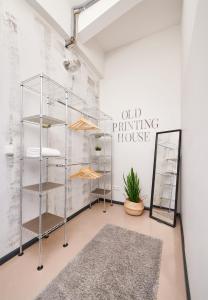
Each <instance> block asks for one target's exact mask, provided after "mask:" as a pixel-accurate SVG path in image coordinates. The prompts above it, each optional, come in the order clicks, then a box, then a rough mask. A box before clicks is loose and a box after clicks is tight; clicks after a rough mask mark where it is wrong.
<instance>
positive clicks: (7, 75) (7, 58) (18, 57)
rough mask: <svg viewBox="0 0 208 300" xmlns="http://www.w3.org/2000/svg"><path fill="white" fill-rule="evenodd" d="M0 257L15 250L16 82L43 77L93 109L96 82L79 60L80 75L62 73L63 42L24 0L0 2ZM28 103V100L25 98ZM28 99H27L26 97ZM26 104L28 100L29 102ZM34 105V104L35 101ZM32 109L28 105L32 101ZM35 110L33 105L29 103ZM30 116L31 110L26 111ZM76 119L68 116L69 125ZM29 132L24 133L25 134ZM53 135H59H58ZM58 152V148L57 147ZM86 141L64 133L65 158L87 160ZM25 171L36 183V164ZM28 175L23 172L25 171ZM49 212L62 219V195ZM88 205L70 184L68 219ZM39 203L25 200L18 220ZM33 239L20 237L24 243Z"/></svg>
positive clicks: (33, 135)
mask: <svg viewBox="0 0 208 300" xmlns="http://www.w3.org/2000/svg"><path fill="white" fill-rule="evenodd" d="M0 44H1V50H0V51H1V52H0V60H1V69H0V73H1V82H0V99H1V111H0V167H1V174H0V183H1V189H0V220H1V228H0V257H2V256H4V255H6V254H7V253H8V252H10V251H12V250H14V249H15V248H16V247H18V246H19V227H18V222H19V182H20V181H19V178H20V177H19V158H20V151H19V150H20V148H19V146H20V123H19V121H20V88H19V82H20V81H21V80H25V79H27V78H28V77H31V76H33V75H35V74H38V73H41V72H44V73H45V74H47V75H48V76H50V77H52V78H53V79H55V80H56V81H58V82H60V83H61V84H63V85H65V86H67V87H69V88H72V90H73V91H74V92H76V93H77V94H79V95H80V96H81V97H83V98H84V99H86V101H87V102H88V103H90V104H91V105H93V106H97V105H98V98H97V94H98V84H99V83H98V82H96V79H95V78H94V74H92V73H91V72H90V70H88V68H87V66H86V64H85V62H84V61H82V60H81V58H80V60H81V67H80V69H79V70H78V71H77V72H76V73H74V74H71V73H69V72H67V71H66V70H65V69H64V67H63V60H64V59H66V58H76V53H72V52H70V51H69V50H67V49H65V47H64V40H63V39H62V38H61V37H60V36H59V35H58V34H57V33H56V32H55V31H54V30H53V29H52V28H51V27H50V26H49V25H48V24H47V23H45V22H44V20H42V19H41V18H40V16H38V14H37V13H36V12H35V11H34V10H33V9H32V8H31V7H30V5H29V4H28V3H27V2H26V1H24V0H17V1H13V0H2V1H1V2H0ZM25 95H26V97H30V96H29V94H25ZM31 98H32V96H31ZM28 100H29V99H28ZM36 100H37V99H36ZM31 103H32V101H31ZM31 105H34V108H35V106H36V105H37V102H35V101H34V104H31ZM30 109H31V110H32V109H33V107H32V106H31V107H30ZM77 117H79V115H78V114H74V113H71V114H70V118H71V120H75V119H76V118H77ZM27 130H29V129H27ZM57 130H58V129H57ZM37 133H38V132H37V130H34V129H31V132H30V133H28V137H27V144H28V145H32V146H35V145H36V146H37V141H38V139H37ZM57 137H58V141H60V144H61V142H62V144H63V140H62V138H61V137H60V136H59V133H58V132H54V133H53V134H51V136H50V145H51V146H53V145H56V147H57V148H58V146H57V144H58V143H57ZM9 143H11V144H13V145H14V156H13V157H7V156H6V155H5V154H4V146H5V145H7V144H9ZM61 147H62V146H61ZM88 150H89V144H88V139H87V138H86V137H84V135H83V134H79V135H76V134H75V133H70V132H69V147H68V151H69V155H70V158H71V161H74V160H84V159H85V160H87V159H88V156H89V152H88ZM28 164H29V163H27V164H26V165H25V173H26V172H27V173H26V176H25V179H24V181H25V183H34V182H35V181H36V180H37V178H38V167H37V166H36V165H35V162H33V163H32V165H28ZM26 169H27V170H26ZM60 172H61V171H58V172H57V173H56V172H55V171H54V170H51V171H50V174H49V176H51V178H52V179H55V180H57V181H61V180H62V179H63V173H62V174H61V173H60ZM51 199H52V200H51V201H50V204H49V208H50V211H53V212H57V213H59V214H60V215H61V214H62V213H63V201H62V200H63V192H62V191H61V190H60V191H58V190H57V192H56V193H55V192H54V193H53V194H52V195H51ZM88 201H89V184H87V183H85V182H80V181H77V182H73V183H72V185H71V186H70V189H69V198H68V201H67V207H68V210H67V215H70V214H72V213H73V212H75V211H76V210H78V209H80V208H81V207H83V206H84V205H86V203H88ZM37 204H38V201H37V198H35V196H34V195H26V196H25V197H24V203H23V207H24V213H23V219H24V220H25V221H27V220H29V219H30V218H31V217H34V216H36V215H37V209H38V206H37ZM31 237H32V234H31V233H29V232H25V233H24V241H25V240H28V239H30V238H31Z"/></svg>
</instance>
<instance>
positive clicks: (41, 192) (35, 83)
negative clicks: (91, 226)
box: [19, 74, 69, 271]
mask: <svg viewBox="0 0 208 300" xmlns="http://www.w3.org/2000/svg"><path fill="white" fill-rule="evenodd" d="M25 88H26V89H29V90H30V91H31V92H35V93H36V94H37V95H38V97H39V114H38V115H31V116H26V117H25V116H24V101H26V100H25V99H24V89H25ZM20 89H21V127H20V212H19V219H20V252H19V255H20V256H21V255H23V228H27V229H29V228H31V229H32V227H30V226H34V229H33V230H32V231H33V232H35V233H37V234H38V267H37V270H39V271H40V270H42V268H43V259H42V248H43V245H42V239H43V237H44V236H45V235H46V234H48V233H50V232H52V231H53V230H54V229H55V228H57V227H59V226H61V225H63V233H64V237H63V247H66V246H68V243H67V234H66V222H67V211H66V203H67V199H68V195H67V192H68V178H67V176H68V161H69V159H68V101H69V91H68V90H67V89H66V88H64V87H63V86H61V85H59V84H58V83H57V82H55V81H54V80H52V79H50V78H49V77H47V76H46V75H44V74H39V75H36V76H34V77H32V78H29V79H28V80H25V81H23V82H22V83H21V84H20ZM43 91H44V92H43ZM57 91H58V94H61V96H62V99H63V100H64V103H65V109H64V110H63V111H64V119H65V120H59V119H57V118H54V117H51V116H49V115H45V114H43V108H44V105H45V104H46V105H49V102H48V101H47V103H44V98H47V100H48V99H50V98H52V97H53V98H56V97H57V96H58V94H57ZM57 103H58V101H57ZM27 123H30V124H33V125H34V126H39V148H40V153H39V156H38V157H25V156H24V127H25V126H26V124H27ZM59 125H60V126H64V127H65V129H64V143H65V150H64V156H62V157H50V156H47V157H45V156H43V153H42V148H43V140H44V138H46V140H47V146H48V130H50V128H51V127H53V126H59ZM44 131H46V135H44ZM49 159H63V160H64V178H65V179H64V183H62V184H60V183H54V182H50V181H48V167H49ZM25 160H28V161H30V160H34V161H37V162H39V183H37V184H33V185H29V186H28V185H27V186H24V185H23V173H24V162H25ZM43 170H46V181H45V180H44V178H43ZM60 187H64V204H63V216H64V217H60V216H56V215H53V214H50V213H49V212H48V201H49V200H48V193H47V192H48V191H50V190H52V189H56V188H60ZM25 191H29V192H32V193H34V192H35V193H38V196H39V205H38V206H39V213H38V216H37V217H36V218H35V219H33V220H30V221H28V222H26V223H24V224H23V197H24V192H25ZM43 196H44V197H45V196H46V212H42V209H43ZM46 225H47V226H46ZM50 227H51V228H50Z"/></svg>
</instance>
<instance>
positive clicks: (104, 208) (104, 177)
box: [103, 131, 106, 213]
mask: <svg viewBox="0 0 208 300" xmlns="http://www.w3.org/2000/svg"><path fill="white" fill-rule="evenodd" d="M103 137H104V139H103V145H104V147H103V148H104V176H103V181H104V182H103V188H104V192H103V198H104V199H103V206H104V207H103V212H104V213H105V212H106V203H105V201H106V199H105V197H106V196H105V185H106V184H105V180H106V166H105V164H106V157H105V155H106V151H105V150H106V149H105V142H106V141H105V131H104V135H103Z"/></svg>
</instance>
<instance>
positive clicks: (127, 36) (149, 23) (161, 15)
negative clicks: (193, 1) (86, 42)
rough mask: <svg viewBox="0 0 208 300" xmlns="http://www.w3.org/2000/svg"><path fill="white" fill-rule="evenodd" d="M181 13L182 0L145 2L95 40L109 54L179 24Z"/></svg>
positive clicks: (149, 0)
mask: <svg viewBox="0 0 208 300" xmlns="http://www.w3.org/2000/svg"><path fill="white" fill-rule="evenodd" d="M181 11H182V0H143V1H142V2H140V3H139V4H137V5H136V6H134V8H133V9H131V10H129V11H128V12H127V13H126V14H124V15H122V16H121V17H120V18H119V19H117V20H116V21H115V22H113V23H112V24H110V25H109V26H108V27H107V28H105V29H104V30H103V31H101V32H99V33H98V34H97V35H96V36H95V37H94V38H93V39H94V40H96V41H97V43H98V44H99V45H100V47H101V48H102V49H103V51H104V52H108V51H111V50H114V49H116V48H118V47H121V46H124V45H126V44H129V43H131V42H133V41H136V40H138V39H141V38H144V37H146V36H148V35H151V34H153V33H156V32H159V31H161V30H164V29H166V28H168V27H170V26H173V25H177V24H179V23H180V20H181Z"/></svg>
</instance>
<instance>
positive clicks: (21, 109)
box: [19, 83, 24, 256]
mask: <svg viewBox="0 0 208 300" xmlns="http://www.w3.org/2000/svg"><path fill="white" fill-rule="evenodd" d="M20 89H21V100H20V101H21V103H20V120H21V121H20V122H21V124H20V207H19V218H20V219H19V229H20V231H19V237H20V251H19V256H22V255H23V254H24V253H23V249H22V197H23V169H24V166H23V164H24V161H23V159H24V148H23V147H24V146H23V145H24V144H23V139H24V123H23V84H22V83H21V85H20Z"/></svg>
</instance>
